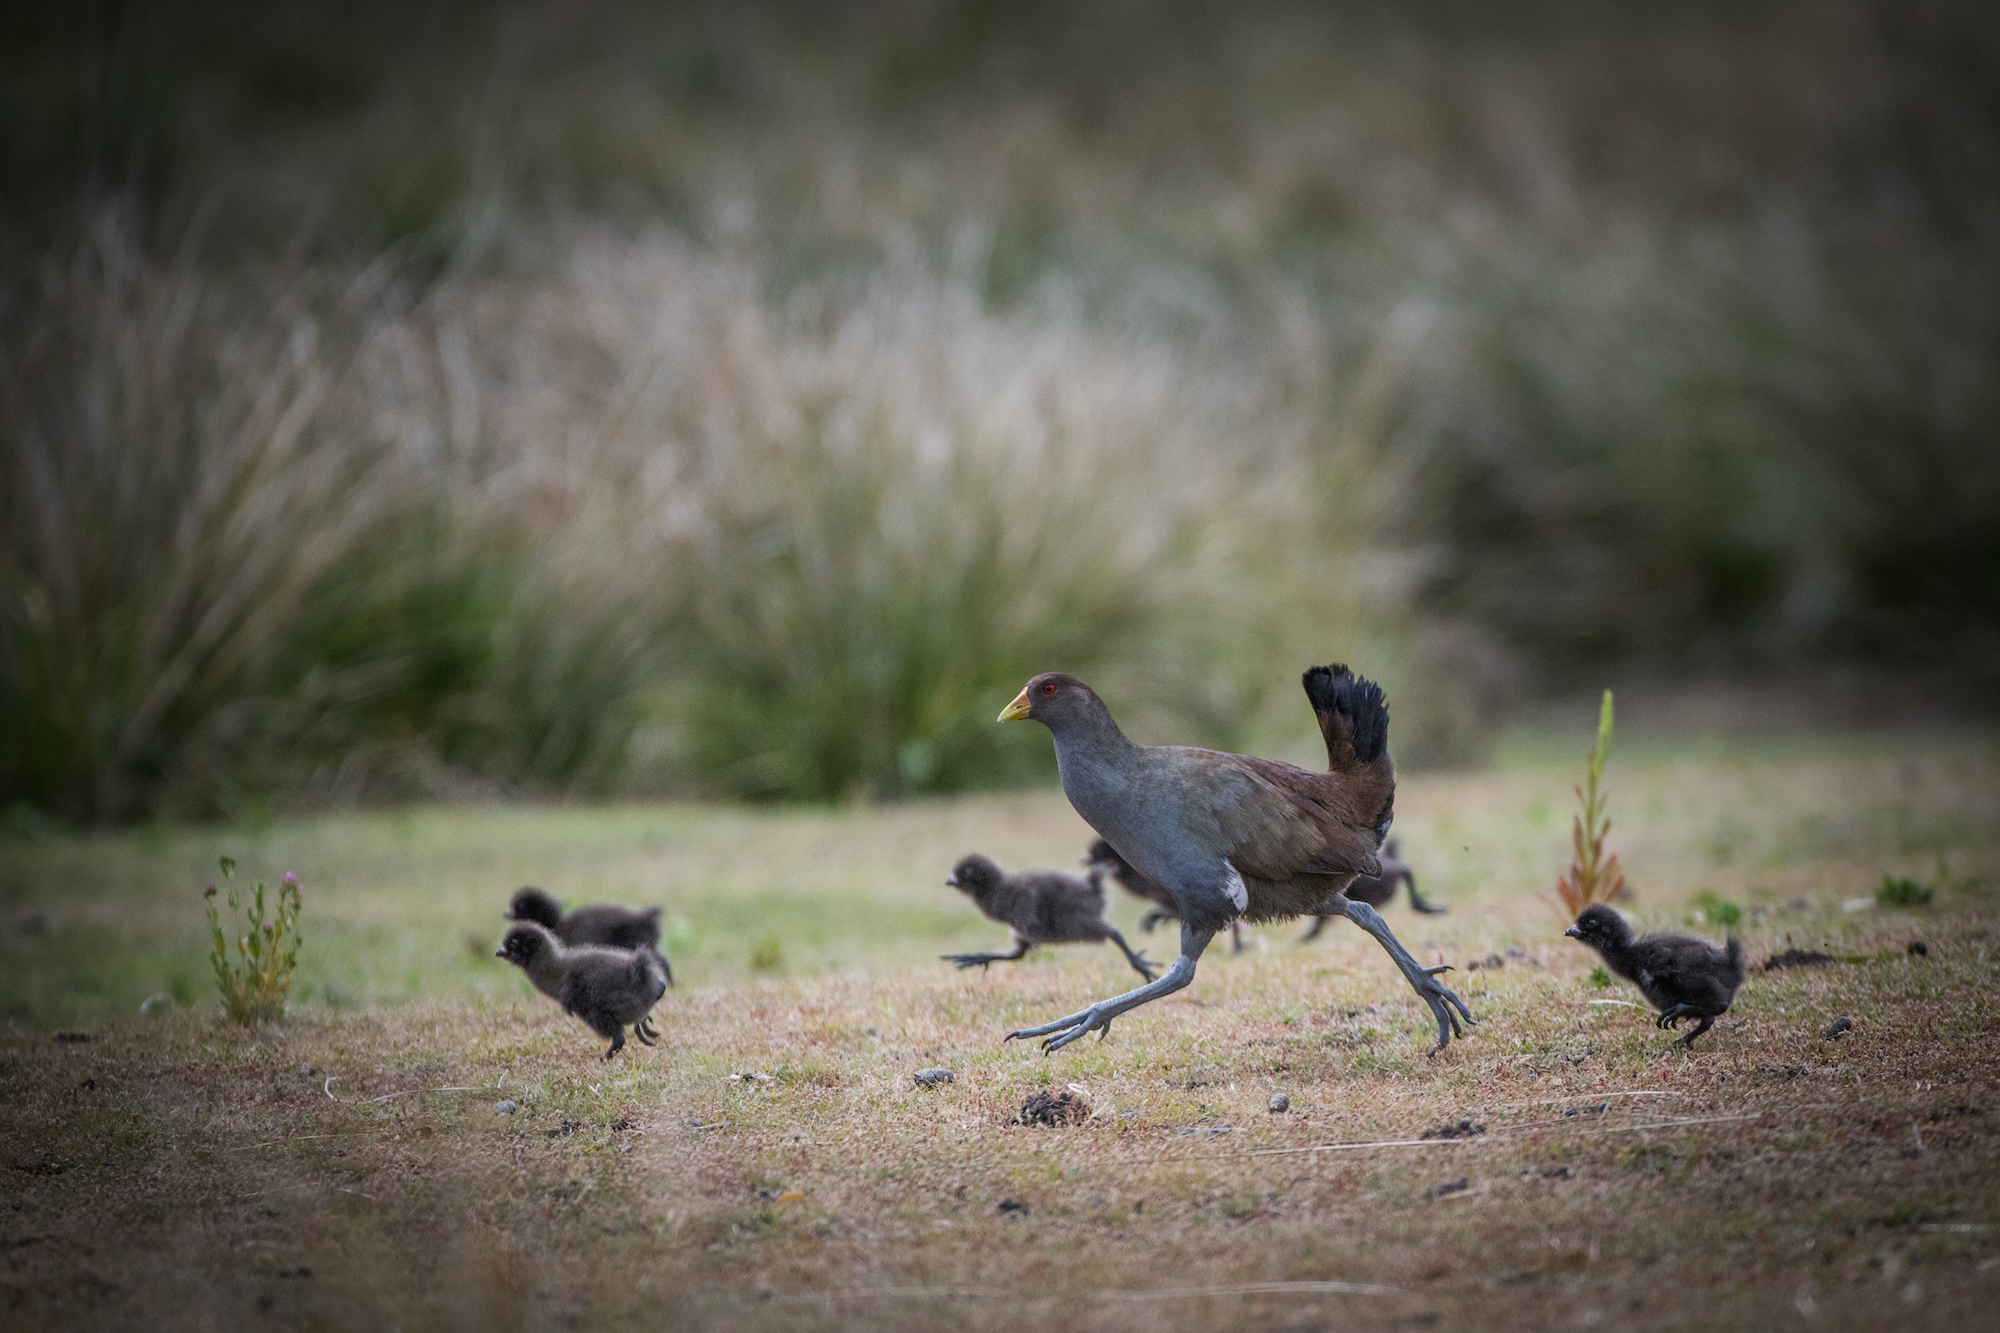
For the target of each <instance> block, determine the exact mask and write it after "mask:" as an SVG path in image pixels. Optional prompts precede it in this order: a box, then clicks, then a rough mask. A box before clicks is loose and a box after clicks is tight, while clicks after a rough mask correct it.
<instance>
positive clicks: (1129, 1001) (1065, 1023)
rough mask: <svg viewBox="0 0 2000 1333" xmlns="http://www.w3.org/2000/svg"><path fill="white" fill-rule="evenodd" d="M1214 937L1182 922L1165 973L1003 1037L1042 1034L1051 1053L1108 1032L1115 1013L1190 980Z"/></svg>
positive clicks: (1044, 1048)
mask: <svg viewBox="0 0 2000 1333" xmlns="http://www.w3.org/2000/svg"><path fill="white" fill-rule="evenodd" d="M1214 938H1215V932H1214V931H1212V930H1196V929H1195V928H1194V927H1192V926H1189V925H1187V924H1186V923H1185V922H1183V923H1182V925H1181V955H1180V957H1178V958H1176V959H1174V965H1173V966H1172V967H1170V968H1168V969H1167V974H1166V975H1165V976H1163V977H1161V978H1160V979H1159V980H1158V981H1154V982H1151V983H1149V984H1147V985H1144V986H1141V987H1139V989H1137V990H1132V991H1126V992H1125V993H1124V994H1123V995H1118V996H1114V997H1112V998H1111V999H1109V1000H1099V1001H1098V1002H1097V1003H1096V1004H1093V1005H1091V1006H1090V1008H1088V1009H1085V1010H1083V1011H1082V1012H1081V1013H1075V1014H1071V1015H1070V1016H1069V1017H1067V1018H1058V1019H1057V1020H1056V1021H1055V1022H1053V1023H1044V1024H1042V1025H1041V1026H1040V1027H1033V1028H1022V1029H1021V1030H1020V1031H1019V1032H1010V1033H1008V1034H1007V1038H1006V1039H1007V1040H1008V1041H1012V1040H1014V1038H1016V1037H1044V1038H1046V1040H1045V1041H1043V1042H1042V1050H1043V1051H1045V1052H1049V1053H1054V1052H1056V1051H1059V1050H1061V1049H1062V1048H1063V1047H1065V1046H1067V1045H1069V1044H1070V1043H1071V1042H1073V1041H1075V1040H1076V1039H1077V1038H1078V1037H1081V1036H1082V1035H1083V1034H1084V1033H1086V1032H1109V1031H1110V1030H1111V1020H1112V1019H1114V1018H1116V1017H1118V1015H1120V1014H1122V1013H1125V1012H1126V1011H1128V1010H1132V1009H1137V1008H1138V1007H1139V1006H1140V1005H1142V1004H1144V1003H1146V1002H1147V1001H1148V1000H1157V999H1159V998H1160V997H1161V996H1162V995H1172V994H1173V993H1174V992H1175V991H1177V990H1180V989H1181V988H1182V987H1184V986H1186V985H1187V984H1188V983H1189V982H1190V981H1193V980H1194V965H1195V960H1196V959H1198V958H1200V957H1201V951H1202V950H1203V949H1206V948H1207V947H1208V942H1209V941H1210V940H1212V939H1214Z"/></svg>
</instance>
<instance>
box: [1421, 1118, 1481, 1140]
mask: <svg viewBox="0 0 2000 1333" xmlns="http://www.w3.org/2000/svg"><path fill="white" fill-rule="evenodd" d="M1485 1132H1486V1126H1484V1125H1475V1124H1473V1123H1472V1118H1471V1117H1470V1116H1467V1117H1466V1118H1465V1119H1463V1120H1461V1121H1459V1122H1458V1123H1457V1124H1455V1125H1454V1124H1452V1123H1451V1122H1450V1121H1446V1122H1445V1123H1444V1124H1442V1125H1439V1126H1438V1127H1437V1128H1436V1129H1427V1130H1425V1131H1424V1133H1423V1137H1425V1138H1427V1139H1469V1138H1472V1137H1474V1136H1475V1135H1479V1134H1484V1133H1485Z"/></svg>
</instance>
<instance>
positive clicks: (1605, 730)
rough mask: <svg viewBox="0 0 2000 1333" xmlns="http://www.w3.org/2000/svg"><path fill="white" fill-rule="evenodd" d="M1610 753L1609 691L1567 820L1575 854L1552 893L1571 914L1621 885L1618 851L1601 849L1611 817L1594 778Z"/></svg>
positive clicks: (1620, 888) (1615, 892) (1603, 898)
mask: <svg viewBox="0 0 2000 1333" xmlns="http://www.w3.org/2000/svg"><path fill="white" fill-rule="evenodd" d="M1610 753H1611V691H1610V690H1606V691H1605V692H1604V704H1603V706H1602V707H1601V708H1599V709H1598V713H1597V744H1595V745H1593V746H1592V747H1591V749H1590V767H1589V769H1588V770H1587V772H1588V776H1587V777H1586V778H1585V779H1584V785H1583V786H1581V787H1578V788H1576V789H1575V790H1576V799H1577V802H1578V804H1580V805H1581V806H1582V807H1583V808H1582V809H1581V810H1580V811H1578V812H1577V814H1576V817H1575V818H1574V819H1573V820H1571V821H1570V830H1571V831H1570V842H1571V843H1572V845H1574V847H1575V848H1576V858H1575V859H1574V860H1572V861H1571V862H1570V863H1569V873H1568V874H1567V875H1564V876H1563V877H1562V878H1561V879H1559V880H1557V881H1556V895H1557V896H1558V897H1560V898H1561V899H1562V904H1563V907H1564V908H1565V909H1567V910H1568V912H1569V915H1570V916H1571V917H1575V916H1578V915H1580V914H1581V913H1582V912H1583V909H1584V908H1586V907H1588V906H1590V905H1591V904H1592V903H1602V902H1609V901H1610V900H1611V899H1613V898H1615V897H1617V896H1618V895H1619V894H1620V893H1621V892H1623V891H1624V889H1625V874H1624V872H1623V871H1621V870H1620V869H1619V868H1618V854H1617V853H1616V852H1608V853H1607V852H1606V851H1605V850H1604V835H1605V834H1607V833H1609V832H1611V818H1610V816H1608V815H1606V814H1605V813H1604V804H1605V798H1604V793H1603V792H1602V791H1601V790H1599V788H1598V781H1599V779H1601V778H1602V777H1603V776H1604V760H1605V758H1606V757H1607V756H1608V755H1609V754H1610Z"/></svg>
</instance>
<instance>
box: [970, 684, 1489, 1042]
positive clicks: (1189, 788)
mask: <svg viewBox="0 0 2000 1333" xmlns="http://www.w3.org/2000/svg"><path fill="white" fill-rule="evenodd" d="M1304 683H1305V689H1306V698H1307V699H1308V700H1310V701H1311V703H1312V707H1313V712H1314V713H1315V714H1317V715H1318V718H1319V727H1320V734H1321V735H1322V736H1323V737H1324V738H1325V740H1326V755H1327V764H1328V770H1327V771H1326V772H1324V773H1314V772H1309V771H1307V770H1306V769H1303V768H1297V767H1294V766H1293V765H1291V764H1285V763H1279V762H1277V761H1275V760H1270V759H1254V758H1251V757H1249V756H1247V755H1239V754H1224V753H1222V752H1220V751H1216V750H1198V749H1193V748H1190V747H1187V746H1179V745H1158V746H1150V745H1135V744H1133V743H1132V742H1131V741H1130V740H1127V739H1126V737H1125V734H1124V733H1123V732H1121V731H1120V730H1119V729H1118V724H1117V723H1116V722H1114V721H1112V720H1111V710H1110V709H1108V708H1106V707H1105V706H1104V701H1103V700H1102V699H1100V698H1098V697H1097V694H1096V692H1095V691H1094V690H1092V689H1091V688H1090V687H1089V686H1088V685H1085V684H1084V683H1083V682H1082V681H1080V680H1078V679H1076V678H1075V677H1074V676H1066V675H1064V674H1062V673H1061V672H1047V673H1044V674H1043V675H1039V676H1036V677H1035V678H1034V679H1033V680H1031V681H1029V682H1028V684H1027V688H1025V689H1023V690H1022V691H1021V693H1020V694H1019V695H1018V696H1016V697H1015V699H1014V702H1012V703H1010V704H1008V705H1007V707H1006V709H1005V710H1004V711H1003V712H1002V713H1001V714H1000V720H1001V721H1003V722H1010V721H1013V720H1015V719H1018V718H1028V719H1032V720H1033V721H1036V722H1040V723H1042V724H1043V725H1044V726H1046V727H1048V729H1049V731H1050V733H1051V734H1052V735H1053V736H1054V737H1055V746H1056V767H1057V770H1058V771H1059V772H1060V773H1061V774H1062V785H1063V792H1064V794H1065V795H1067V796H1068V797H1069V802H1070V804H1071V805H1072V806H1074V807H1076V812H1077V813H1078V814H1080V815H1082V816H1083V818H1084V821H1085V822H1086V823H1088V824H1089V825H1090V826H1091V827H1092V828H1094V829H1096V830H1097V832H1098V833H1099V834H1101V835H1103V837H1104V839H1105V840H1106V841H1108V842H1109V843H1110V844H1111V845H1112V846H1113V847H1115V848H1117V849H1118V853H1119V855H1121V856H1123V857H1124V858H1125V859H1126V861H1128V862H1129V863H1131V865H1133V866H1134V867H1135V868H1137V869H1138V870H1140V871H1141V872H1143V873H1144V874H1145V875H1146V876H1148V877H1149V878H1151V879H1153V880H1154V881H1156V882H1157V883H1158V884H1159V885H1160V886H1161V887H1162V888H1164V889H1165V890H1166V891H1167V893H1168V895H1169V896H1170V897H1172V898H1173V900H1174V910H1175V915H1177V916H1178V917H1179V918H1180V922H1181V952H1180V957H1178V958H1177V959H1175V960H1174V965H1173V966H1172V967H1171V968H1169V969H1168V970H1167V974H1166V975H1165V976H1163V977H1161V978H1160V979H1159V980H1158V981H1155V982H1152V983H1150V984H1148V985H1145V986H1141V987H1140V988H1139V989H1138V990H1135V991H1129V992H1127V993H1126V994H1124V995H1120V996H1117V997H1115V998H1113V999H1109V1000H1101V1001H1099V1002H1098V1003H1096V1004H1093V1005H1091V1006H1090V1007H1089V1008H1088V1009H1085V1010H1083V1011H1082V1012H1080V1013H1074V1014H1071V1015H1069V1016H1068V1017H1066V1018H1059V1019H1057V1020H1056V1021H1055V1022H1053V1023H1045V1024H1043V1025H1042V1026H1040V1027H1034V1028H1025V1029H1023V1030H1021V1031H1019V1032H1012V1033H1009V1034H1008V1039H1009V1040H1012V1039H1013V1038H1015V1037H1042V1038H1044V1041H1043V1042H1042V1049H1043V1050H1045V1051H1055V1050H1059V1049H1061V1048H1062V1047H1064V1046H1067V1045H1068V1044H1069V1043H1071V1042H1073V1041H1075V1040H1076V1039H1077V1038H1078V1037H1081V1036H1083V1035H1084V1034H1085V1033H1086V1032H1099V1033H1102V1032H1106V1031H1108V1030H1109V1029H1110V1026H1111V1020H1112V1019H1114V1018H1116V1017H1117V1016H1118V1015H1120V1014H1122V1013H1125V1012H1126V1011H1127V1010H1130V1009H1134V1008H1137V1007H1138V1006H1139V1005H1142V1004H1144V1003H1146V1002H1147V1001H1148V1000H1154V999H1157V998H1159V997H1160V996H1162V995H1168V994H1171V993H1173V992H1174V991H1177V990H1179V989H1181V988H1182V987H1183V986H1186V985H1187V984H1188V983H1189V982H1190V981H1192V980H1194V970H1195V962H1196V960H1198V959H1199V958H1200V957H1201V953H1202V950H1204V949H1206V948H1207V947H1208V943H1209V941H1210V940H1212V939H1214V938H1215V932H1216V931H1218V930H1220V929H1222V928H1223V927H1224V926H1226V925H1228V924H1230V923H1231V922H1233V921H1236V920H1238V919H1239V918H1248V919H1250V920H1252V921H1263V920H1271V919H1274V918H1281V917H1290V916H1304V915H1314V916H1319V915H1326V914H1338V915H1341V916H1345V917H1346V918H1347V919H1348V920H1350V921H1352V922H1354V923H1355V924H1356V925H1358V926H1360V927H1361V928H1362V929H1363V930H1365V931H1367V932H1368V933H1369V934H1371V935H1373V936H1374V937H1375V938H1376V939H1377V940H1378V941H1379V942H1380V943H1381V945H1382V947H1383V948H1384V949H1387V950H1388V951H1389V956H1390V957H1391V958H1393V959H1394V960H1395V962H1396V966H1397V967H1398V968H1399V969H1400V970H1401V971H1402V973H1403V975H1404V977H1405V978H1406V979H1407V980H1408V981H1409V983H1410V985H1411V986H1412V987H1413V988H1415V990H1416V992H1417V994H1418V995H1419V996H1420V997H1422V999H1423V1001H1424V1003H1425V1004H1427V1005H1429V1006H1430V1009H1431V1014H1432V1016H1433V1017H1434V1018H1435V1019H1436V1020H1437V1027H1438V1044H1437V1047H1436V1048H1434V1049H1442V1048H1443V1047H1444V1046H1445V1045H1446V1044H1447V1043H1448V1042H1450V1040H1451V1038H1452V1034H1453V1033H1454V1032H1457V1031H1459V1030H1460V1028H1459V1017H1458V1016H1459V1015H1460V1014H1463V1015H1464V1016H1465V1020H1466V1022H1468V1023H1469V1022H1471V1021H1472V1013H1471V1011H1470V1010H1468V1009H1467V1008H1466V1007H1465V1002H1464V1001H1463V1000H1461V999H1459V997H1458V996H1457V995H1455V994H1454V993H1452V992H1451V991H1450V990H1449V989H1447V988H1446V987H1445V986H1444V985H1443V984H1442V983H1440V982H1439V981H1438V980H1437V977H1436V975H1435V974H1436V973H1437V972H1441V971H1443V970H1444V969H1443V968H1425V967H1424V966H1423V965H1422V964H1420V963H1418V962H1417V960H1416V959H1414V958H1412V957H1411V956H1410V954H1409V951H1408V950H1406V949H1405V948H1403V946H1402V945H1401V944H1398V943H1397V942H1396V937H1395V936H1394V935H1393V934H1391V933H1390V931H1389V927H1388V925H1387V924H1386V923H1385V922H1384V921H1383V920H1382V918H1381V916H1380V914H1378V913H1377V912H1376V911H1375V909H1374V908H1373V907H1370V906H1369V905H1368V904H1367V903H1364V902H1357V901H1355V900H1353V899H1351V898H1349V897H1347V896H1346V895H1345V894H1343V893H1342V892H1341V890H1343V889H1345V888H1346V887H1347V886H1348V885H1349V884H1351V883H1353V881H1354V879H1355V877H1356V876H1357V875H1377V874H1380V873H1381V871H1382V864H1381V862H1380V861H1379V860H1377V859H1376V856H1375V851H1376V849H1377V848H1378V847H1380V846H1381V845H1382V838H1383V836H1384V835H1385V834H1386V833H1387V832H1388V831H1389V821H1390V818H1391V817H1392V815H1393V814H1394V810H1395V799H1396V773H1395V768H1394V766H1393V765H1392V764H1391V763H1390V761H1389V745H1388V741H1389V707H1388V704H1387V703H1385V702H1384V700H1383V698H1382V691H1381V689H1380V688H1378V687H1377V686H1375V685H1373V684H1371V683H1369V682H1368V681H1365V680H1362V679H1360V678H1359V677H1357V676H1355V675H1354V674H1353V673H1351V672H1349V671H1348V669H1347V668H1346V667H1344V666H1323V667H1314V668H1312V669H1311V670H1310V671H1307V672H1306V673H1305V678H1304ZM1454 1010H1456V1012H1454Z"/></svg>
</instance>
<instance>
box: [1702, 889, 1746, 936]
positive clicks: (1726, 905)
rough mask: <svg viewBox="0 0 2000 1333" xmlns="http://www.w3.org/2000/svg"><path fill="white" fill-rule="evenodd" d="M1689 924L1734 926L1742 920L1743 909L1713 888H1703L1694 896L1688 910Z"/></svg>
mask: <svg viewBox="0 0 2000 1333" xmlns="http://www.w3.org/2000/svg"><path fill="white" fill-rule="evenodd" d="M1688 915H1689V924H1690V925H1696V926H1699V925H1703V924H1707V925H1714V926H1724V927H1727V926H1734V925H1739V924H1741V923H1742V921H1743V909H1742V908H1741V907H1738V906H1737V905H1736V904H1735V903H1732V902H1730V901H1729V900H1728V899H1726V898H1724V897H1723V896H1722V895H1721V894H1719V893H1717V892H1716V891H1715V890H1714V889H1703V890H1702V891H1701V892H1700V893H1697V894H1696V895H1695V896H1694V905H1693V910H1692V911H1691V912H1689V914H1688Z"/></svg>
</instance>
